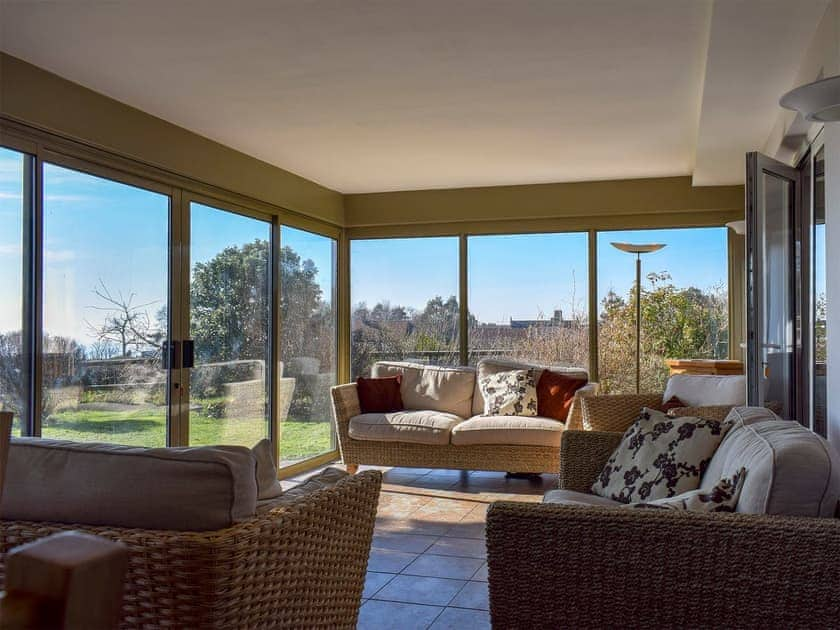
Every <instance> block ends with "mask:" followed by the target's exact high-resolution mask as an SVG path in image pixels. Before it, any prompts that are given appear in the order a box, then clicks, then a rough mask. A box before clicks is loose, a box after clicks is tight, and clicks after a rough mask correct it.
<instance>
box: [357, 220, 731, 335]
mask: <svg viewBox="0 0 840 630" xmlns="http://www.w3.org/2000/svg"><path fill="white" fill-rule="evenodd" d="M587 240H588V239H587V235H586V233H565V234H531V235H515V236H475V237H470V239H469V243H468V259H469V267H468V270H469V290H470V294H469V305H470V310H471V311H472V312H473V313H474V314H475V316H476V317H477V318H478V319H479V321H482V322H497V323H503V322H507V321H508V320H509V319H510V318H513V319H536V318H538V317H551V314H552V313H553V311H554V310H555V309H562V310H563V312H564V315H567V316H568V315H569V314H571V313H579V314H585V313H586V308H587V304H586V300H587V292H588V277H587V276H588V258H587ZM612 241H631V242H640V243H648V242H660V243H665V244H667V247H666V248H665V249H663V250H662V251H660V252H657V253H655V254H648V255H646V256H645V257H644V259H643V273H645V274H647V273H648V272H650V271H668V272H670V273H671V275H672V277H673V281H674V283H675V284H676V285H678V286H696V287H699V288H702V289H709V288H712V287H714V286H717V285H719V284H722V283H723V284H725V283H726V279H727V255H726V252H727V245H726V229H725V228H704V229H690V230H689V229H674V230H644V231H621V232H601V233H599V234H598V276H599V277H598V297H599V301H600V299H602V298H603V297H604V295H606V293H607V292H608V291H609V290H610V289H614V290H615V291H616V292H618V293H620V294H626V293H627V292H628V291H629V290H630V288H631V287H632V286H633V282H634V280H635V273H636V272H635V266H634V262H633V260H634V258H633V257H632V256H630V255H629V254H625V253H623V252H620V251H618V250H616V249H615V248H613V247H611V246H610V242H612ZM350 260H351V282H352V287H351V292H352V300H353V303H354V304H357V303H359V302H366V303H367V304H368V305H369V306H372V305H374V304H376V303H377V302H378V301H381V300H388V301H390V302H391V304H392V305H397V304H399V305H402V306H410V307H413V308H418V309H422V308H423V306H424V305H425V303H426V301H427V300H428V299H430V298H431V297H434V296H435V295H442V296H444V297H448V296H449V295H457V294H458V239H457V238H454V237H440V238H406V239H393V240H364V241H353V242H352V243H351V259H350Z"/></svg>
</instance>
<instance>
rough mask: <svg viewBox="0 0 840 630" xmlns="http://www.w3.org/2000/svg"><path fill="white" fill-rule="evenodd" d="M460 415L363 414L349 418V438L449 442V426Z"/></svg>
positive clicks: (434, 442) (421, 411)
mask: <svg viewBox="0 0 840 630" xmlns="http://www.w3.org/2000/svg"><path fill="white" fill-rule="evenodd" d="M463 420H464V419H463V418H461V417H460V416H456V415H454V414H451V413H444V412H442V411H432V410H428V409H426V410H413V411H396V412H394V413H363V414H361V415H358V416H354V417H353V418H350V428H349V433H350V437H351V438H353V439H355V440H378V441H380V442H412V443H414V444H439V445H445V444H449V432H450V431H451V430H452V427H454V426H456V425H457V424H458V423H460V422H463Z"/></svg>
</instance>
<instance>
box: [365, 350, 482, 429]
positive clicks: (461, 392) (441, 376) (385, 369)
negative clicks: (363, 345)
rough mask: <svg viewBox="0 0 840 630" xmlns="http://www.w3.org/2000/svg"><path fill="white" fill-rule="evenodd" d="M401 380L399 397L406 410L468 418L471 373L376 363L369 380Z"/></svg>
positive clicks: (467, 369)
mask: <svg viewBox="0 0 840 630" xmlns="http://www.w3.org/2000/svg"><path fill="white" fill-rule="evenodd" d="M396 375H400V376H402V384H401V385H400V394H401V395H402V400H403V405H404V406H405V408H406V409H422V410H430V411H443V412H445V413H452V414H455V415H456V416H459V417H461V418H469V417H470V415H471V411H472V408H473V391H474V389H475V369H474V368H471V367H445V366H439V365H424V364H422V363H409V362H407V361H379V362H377V363H375V364H374V366H373V368H372V369H371V376H373V377H374V378H382V377H385V376H396Z"/></svg>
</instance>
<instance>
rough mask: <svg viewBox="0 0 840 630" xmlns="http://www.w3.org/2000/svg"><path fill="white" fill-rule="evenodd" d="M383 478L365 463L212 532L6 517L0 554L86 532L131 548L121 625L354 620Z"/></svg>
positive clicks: (339, 623) (343, 624)
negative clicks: (288, 500) (364, 466)
mask: <svg viewBox="0 0 840 630" xmlns="http://www.w3.org/2000/svg"><path fill="white" fill-rule="evenodd" d="M381 483H382V477H381V474H380V473H379V472H378V471H366V472H363V473H360V474H358V475H354V476H352V477H346V478H344V479H341V480H340V481H338V482H337V483H336V484H335V485H334V486H332V487H330V488H326V489H319V490H316V491H314V492H312V493H310V494H307V495H305V496H303V497H301V498H300V499H299V500H296V501H294V502H292V503H290V504H289V505H285V506H283V507H278V508H275V509H273V510H271V511H269V512H267V513H266V514H263V515H260V516H257V517H254V518H251V519H249V520H247V521H244V522H242V523H239V524H236V525H234V526H233V527H230V528H228V529H223V530H219V531H214V532H174V531H152V530H140V529H123V528H112V527H92V526H87V525H66V524H61V523H31V522H23V521H0V525H2V531H0V561H2V558H3V557H5V553H6V552H7V551H8V550H9V549H11V548H12V547H16V546H18V545H21V544H23V543H27V542H30V541H33V540H36V539H38V538H43V537H44V536H48V535H50V534H53V533H55V532H59V531H66V530H77V531H84V532H88V533H92V534H96V535H98V536H102V537H104V538H108V539H111V540H119V541H121V542H123V543H125V544H126V545H127V546H128V548H129V568H128V574H127V578H126V589H125V596H124V602H123V608H122V614H123V617H122V620H121V627H123V628H219V629H221V628H225V629H227V628H355V626H356V621H357V617H358V611H359V604H360V601H361V596H362V589H363V588H364V579H365V571H366V568H367V561H368V556H369V553H370V544H371V537H372V536H373V525H374V521H375V518H376V506H377V502H378V499H379V490H380V486H381ZM0 568H2V562H0ZM2 577H3V573H2V571H0V578H2Z"/></svg>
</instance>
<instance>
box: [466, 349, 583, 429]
mask: <svg viewBox="0 0 840 630" xmlns="http://www.w3.org/2000/svg"><path fill="white" fill-rule="evenodd" d="M533 369H536V370H537V373H536V375H535V379H536V381H537V382H538V383H539V380H540V377H542V373H543V371H544V370H551V371H552V372H555V373H557V374H563V375H565V376H571V377H574V378H582V379H586V380H587V381H588V380H589V373H588V372H587V371H586V370H584V369H582V368H576V367H564V366H559V365H538V364H536V363H523V362H521V361H511V360H509V359H482V360H481V361H479V362H478V367H477V368H476V370H477V372H478V376H477V379H476V385H475V391H474V392H473V406H472V415H474V416H480V415H481V414H483V413H484V398H483V397H482V395H481V390H479V388H478V380H479V379H481V378H482V377H484V376H490V375H491V374H497V373H499V372H509V371H510V370H533Z"/></svg>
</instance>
